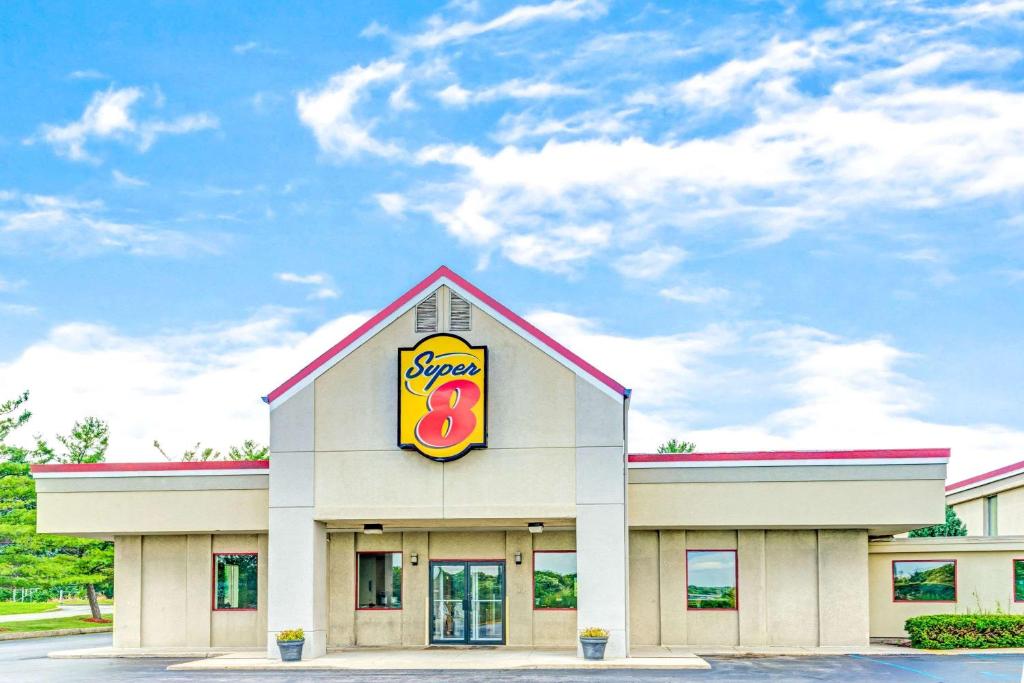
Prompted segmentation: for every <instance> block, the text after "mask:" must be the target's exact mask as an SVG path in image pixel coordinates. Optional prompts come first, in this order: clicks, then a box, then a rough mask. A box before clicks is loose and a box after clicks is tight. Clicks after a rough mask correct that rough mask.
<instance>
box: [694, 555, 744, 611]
mask: <svg viewBox="0 0 1024 683" xmlns="http://www.w3.org/2000/svg"><path fill="white" fill-rule="evenodd" d="M736 578H737V570H736V551H735V550H687V551H686V609H736V607H737V600H736V584H737V581H736Z"/></svg>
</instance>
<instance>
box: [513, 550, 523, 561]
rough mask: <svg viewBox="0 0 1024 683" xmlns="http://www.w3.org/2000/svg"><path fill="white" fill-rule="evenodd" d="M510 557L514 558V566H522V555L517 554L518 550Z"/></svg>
mask: <svg viewBox="0 0 1024 683" xmlns="http://www.w3.org/2000/svg"><path fill="white" fill-rule="evenodd" d="M512 557H513V558H515V561H516V564H522V563H523V554H522V553H521V552H519V551H518V550H517V551H516V553H515V555H513V556H512Z"/></svg>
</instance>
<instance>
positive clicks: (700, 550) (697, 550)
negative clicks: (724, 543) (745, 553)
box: [683, 548, 740, 612]
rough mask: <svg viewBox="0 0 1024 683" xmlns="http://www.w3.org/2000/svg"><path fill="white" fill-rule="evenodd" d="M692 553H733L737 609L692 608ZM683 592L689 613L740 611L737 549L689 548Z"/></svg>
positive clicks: (738, 557)
mask: <svg viewBox="0 0 1024 683" xmlns="http://www.w3.org/2000/svg"><path fill="white" fill-rule="evenodd" d="M690 553H732V573H733V581H734V582H735V583H736V586H735V589H736V606H735V607H690ZM683 590H684V595H683V599H684V604H685V605H686V611H687V612H738V611H739V609H740V556H739V553H737V552H736V548H687V549H686V585H685V586H684V589H683Z"/></svg>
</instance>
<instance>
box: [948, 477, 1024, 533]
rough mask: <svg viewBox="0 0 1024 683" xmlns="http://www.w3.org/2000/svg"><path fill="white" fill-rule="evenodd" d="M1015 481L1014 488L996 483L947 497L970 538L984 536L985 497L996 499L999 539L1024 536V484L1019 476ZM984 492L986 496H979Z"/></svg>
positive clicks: (1004, 483)
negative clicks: (1001, 537) (1000, 537)
mask: <svg viewBox="0 0 1024 683" xmlns="http://www.w3.org/2000/svg"><path fill="white" fill-rule="evenodd" d="M1012 481H1013V483H1014V485H1012V486H1011V485H1009V484H1008V483H1007V482H997V484H990V485H987V486H984V487H979V488H978V489H976V490H973V491H970V492H966V493H962V494H954V495H951V496H949V497H948V498H947V501H948V502H949V503H950V504H951V506H952V508H953V510H955V511H956V514H957V516H958V517H960V520H961V521H962V522H963V523H964V525H965V526H966V527H967V535H968V536H984V535H985V498H986V497H987V496H991V495H994V496H996V510H997V517H998V518H997V520H996V523H997V526H998V529H997V531H998V534H999V536H1020V535H1024V481H1022V480H1021V479H1020V478H1019V477H1014V478H1013V480H1012ZM982 493H983V494H984V495H979V494H982ZM968 495H970V496H972V497H967V496H968Z"/></svg>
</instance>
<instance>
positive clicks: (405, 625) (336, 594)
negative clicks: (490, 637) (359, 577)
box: [327, 531, 576, 648]
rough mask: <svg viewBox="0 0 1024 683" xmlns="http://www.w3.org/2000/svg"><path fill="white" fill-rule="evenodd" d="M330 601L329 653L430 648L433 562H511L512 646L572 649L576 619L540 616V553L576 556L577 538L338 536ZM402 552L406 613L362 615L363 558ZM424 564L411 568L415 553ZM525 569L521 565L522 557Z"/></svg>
mask: <svg viewBox="0 0 1024 683" xmlns="http://www.w3.org/2000/svg"><path fill="white" fill-rule="evenodd" d="M329 538H330V542H329V544H328V546H329V552H328V557H329V568H328V594H329V617H328V622H329V627H328V640H327V646H328V647H329V648H343V647H351V646H353V645H379V646H399V645H405V646H414V645H426V644H427V643H428V641H429V630H428V629H429V623H428V622H429V615H430V603H429V599H430V596H429V570H430V569H429V568H430V560H460V559H462V560H504V561H505V581H506V586H505V641H506V643H507V644H508V645H519V646H531V645H535V646H544V645H551V646H568V645H572V644H573V643H574V642H575V640H576V613H575V611H571V610H557V611H556V610H534V609H533V567H532V561H531V557H532V553H533V551H534V550H573V549H574V548H575V534H574V533H573V532H571V531H545V532H544V533H542V534H530V533H529V532H524V531H481V532H466V531H438V532H429V533H427V532H411V531H409V532H396V533H385V534H380V535H366V534H360V533H350V532H337V533H331V534H330V536H329ZM365 551H391V552H397V551H400V552H401V553H402V609H400V610H357V609H356V603H355V585H356V583H355V582H356V552H365ZM414 552H415V553H417V554H418V555H419V564H418V565H417V566H413V565H412V563H411V555H412V553H414ZM516 552H520V553H522V558H523V562H522V564H520V565H517V564H516V563H515V553H516Z"/></svg>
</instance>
